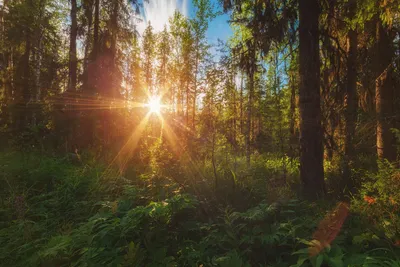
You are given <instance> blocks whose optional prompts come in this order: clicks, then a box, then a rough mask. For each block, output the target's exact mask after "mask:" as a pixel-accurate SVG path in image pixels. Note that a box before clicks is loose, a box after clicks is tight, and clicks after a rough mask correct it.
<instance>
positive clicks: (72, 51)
mask: <svg viewBox="0 0 400 267" xmlns="http://www.w3.org/2000/svg"><path fill="white" fill-rule="evenodd" d="M76 11H77V6H76V0H71V15H70V16H71V31H70V35H69V70H68V71H69V73H68V74H69V75H68V89H67V90H68V91H69V92H75V91H76V73H77V66H78V62H77V57H76V37H77V34H78V24H77V19H76Z"/></svg>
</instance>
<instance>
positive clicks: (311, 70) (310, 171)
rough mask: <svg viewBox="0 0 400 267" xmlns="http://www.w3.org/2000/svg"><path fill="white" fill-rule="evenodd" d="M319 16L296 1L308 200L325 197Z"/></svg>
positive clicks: (311, 2)
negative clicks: (297, 4)
mask: <svg viewBox="0 0 400 267" xmlns="http://www.w3.org/2000/svg"><path fill="white" fill-rule="evenodd" d="M319 14H320V7H319V1H317V0H299V64H300V65H299V68H300V89H299V108H300V178H301V180H302V182H303V186H304V193H305V194H306V196H308V197H310V198H315V197H322V196H323V195H324V194H325V183H324V169H323V144H322V138H323V133H322V127H321V107H320V80H319V79H320V58H319V28H318V27H319V22H318V20H319Z"/></svg>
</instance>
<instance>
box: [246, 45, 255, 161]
mask: <svg viewBox="0 0 400 267" xmlns="http://www.w3.org/2000/svg"><path fill="white" fill-rule="evenodd" d="M254 46H255V44H251V47H249V51H250V52H249V53H250V54H249V61H250V62H249V67H248V70H247V71H248V82H249V102H248V107H247V129H246V130H247V132H246V162H247V166H248V167H250V157H251V133H252V124H251V117H252V110H253V94H254V71H255V47H254Z"/></svg>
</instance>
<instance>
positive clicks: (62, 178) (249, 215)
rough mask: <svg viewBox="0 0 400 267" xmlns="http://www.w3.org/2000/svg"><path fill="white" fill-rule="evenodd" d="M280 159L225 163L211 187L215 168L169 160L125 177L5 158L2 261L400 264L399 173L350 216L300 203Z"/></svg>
mask: <svg viewBox="0 0 400 267" xmlns="http://www.w3.org/2000/svg"><path fill="white" fill-rule="evenodd" d="M282 160H286V159H273V158H271V159H267V158H260V159H257V161H256V164H254V166H253V168H252V169H251V170H247V171H244V170H243V169H241V168H240V162H238V163H237V165H236V166H233V167H230V166H227V165H225V166H218V170H217V175H218V177H217V178H218V179H219V185H218V186H219V188H214V187H213V186H214V180H215V177H213V172H212V170H211V169H210V165H207V163H206V164H205V165H204V166H203V167H202V168H203V169H201V170H198V172H197V173H201V176H199V177H193V176H191V175H194V174H193V171H191V172H189V171H188V170H185V168H179V166H178V165H177V164H175V165H174V164H173V163H172V162H171V163H169V164H164V165H162V164H161V163H159V162H156V163H154V164H157V166H162V168H160V169H162V170H163V171H160V169H158V170H155V169H153V170H152V171H151V172H150V171H149V172H148V173H142V174H141V175H139V176H137V175H132V177H128V176H127V177H119V176H116V175H115V176H114V175H112V176H109V175H108V176H107V175H104V174H105V173H109V172H107V169H106V168H105V167H103V166H100V165H99V164H95V163H93V162H92V163H82V164H80V165H74V164H73V163H71V162H70V161H68V159H65V158H64V159H63V158H55V157H50V156H44V155H40V154H36V153H33V152H32V153H25V154H21V153H17V152H14V153H2V154H0V162H1V163H0V179H1V183H2V185H3V187H2V188H1V189H0V194H1V195H0V215H1V216H0V218H1V221H0V227H1V229H0V265H1V266H154V267H156V266H157V267H158V266H196V267H199V266H204V267H205V266H222V267H224V266H225V267H236V266H237V267H241V266H282V267H283V266H333V267H336V266H393V267H394V266H400V256H399V255H400V249H399V247H398V246H399V245H400V244H398V243H396V242H400V241H399V239H400V238H399V237H400V236H399V212H398V211H399V203H400V199H399V197H400V195H399V192H400V190H399V187H398V186H399V181H400V180H399V178H398V177H400V173H399V171H398V170H397V169H395V168H392V167H391V166H390V165H382V166H381V167H380V170H381V171H379V172H378V173H377V174H372V173H371V174H370V175H369V176H367V177H366V178H365V179H366V181H365V186H364V188H363V189H362V191H361V193H360V194H359V195H354V197H353V200H352V203H350V204H351V208H350V211H349V213H348V214H347V210H346V212H345V214H346V217H347V218H344V217H343V216H341V215H340V214H341V211H340V210H338V209H335V206H336V203H332V202H319V203H309V202H305V201H301V200H299V199H297V198H296V194H295V193H293V190H292V188H291V187H293V186H294V185H295V183H296V180H295V179H296V178H295V177H296V171H295V170H296V167H295V166H296V164H295V163H293V166H294V167H293V168H292V169H291V167H290V166H291V165H290V163H289V162H288V164H287V166H288V168H287V170H286V172H285V173H284V174H285V175H286V177H285V179H286V183H285V185H282V184H274V183H277V181H278V180H279V177H282V176H281V175H282V172H281V169H279V168H278V167H277V166H278V165H279V164H282ZM88 162H90V161H88ZM168 166H169V167H170V168H173V170H174V171H171V172H169V171H168V170H167V168H168ZM280 166H281V165H280ZM178 170H179V175H178V176H175V177H174V173H177V171H178ZM194 178H196V180H195V179H194ZM268 183H270V186H268ZM271 184H272V185H273V186H272V185H271ZM286 184H289V185H286ZM278 195H281V196H282V195H283V196H284V197H280V198H279V197H277V196H278ZM241 202H246V203H241ZM346 205H347V204H346ZM343 214H344V213H343ZM338 221H343V222H344V224H343V225H341V224H340V223H337V222H338ZM337 225H340V227H337ZM335 227H336V228H335ZM315 250H317V251H318V253H313V251H315Z"/></svg>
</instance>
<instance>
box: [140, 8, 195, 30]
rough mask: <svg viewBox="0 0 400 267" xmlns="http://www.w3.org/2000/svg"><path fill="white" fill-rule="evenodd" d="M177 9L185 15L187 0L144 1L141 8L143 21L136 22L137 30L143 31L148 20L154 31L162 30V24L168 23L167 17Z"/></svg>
mask: <svg viewBox="0 0 400 267" xmlns="http://www.w3.org/2000/svg"><path fill="white" fill-rule="evenodd" d="M175 10H179V11H180V12H182V14H184V15H185V16H187V14H188V0H150V1H144V3H143V10H142V13H143V14H142V19H143V22H140V23H139V24H138V31H139V33H140V34H142V33H143V31H144V29H145V28H146V27H147V25H148V24H149V22H150V23H151V25H152V26H153V28H154V30H155V32H158V31H162V30H163V28H164V25H168V19H169V18H170V17H171V16H172V15H173V14H174V12H175Z"/></svg>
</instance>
